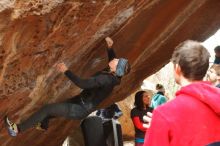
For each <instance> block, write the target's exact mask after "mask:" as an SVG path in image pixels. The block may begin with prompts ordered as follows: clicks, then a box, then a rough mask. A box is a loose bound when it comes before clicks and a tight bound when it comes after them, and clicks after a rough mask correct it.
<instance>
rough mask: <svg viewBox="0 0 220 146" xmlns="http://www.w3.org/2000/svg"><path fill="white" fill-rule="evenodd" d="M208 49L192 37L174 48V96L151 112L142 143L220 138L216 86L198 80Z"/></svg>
mask: <svg viewBox="0 0 220 146" xmlns="http://www.w3.org/2000/svg"><path fill="white" fill-rule="evenodd" d="M209 56H210V55H209V53H208V51H207V50H206V49H205V48H204V47H203V46H202V45H201V43H199V42H196V41H191V40H188V41H185V42H183V43H181V44H180V45H178V46H177V47H176V48H175V51H174V53H173V55H172V59H171V61H172V62H173V64H174V76H175V81H176V82H177V83H178V84H179V85H181V89H180V90H179V91H177V92H176V98H175V99H173V100H172V101H170V102H167V103H165V104H163V105H161V106H160V107H158V108H157V109H155V110H154V112H153V117H152V121H151V125H150V128H149V130H148V134H147V135H146V137H145V142H144V146H210V145H211V143H213V144H214V145H216V144H217V143H218V142H220V89H219V88H217V87H215V86H213V85H211V83H210V82H205V81H202V80H203V77H204V76H205V74H206V71H207V70H208V67H209Z"/></svg>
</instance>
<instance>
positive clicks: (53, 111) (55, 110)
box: [18, 97, 94, 132]
mask: <svg viewBox="0 0 220 146" xmlns="http://www.w3.org/2000/svg"><path fill="white" fill-rule="evenodd" d="M93 107H94V106H93V105H92V103H91V102H84V101H82V100H81V98H79V97H76V98H75V97H73V98H71V99H70V100H67V101H65V102H62V103H53V104H48V105H45V106H43V107H42V108H41V109H40V110H39V111H37V112H36V113H34V114H32V115H31V116H30V117H29V118H28V119H26V120H25V121H23V122H21V123H20V124H18V128H19V130H20V132H21V131H25V130H26V129H28V128H31V127H34V126H35V125H36V124H37V123H42V125H43V126H45V125H46V127H45V128H47V126H48V125H47V124H48V123H49V119H50V118H54V117H64V118H69V119H83V118H85V117H87V116H88V115H89V114H90V113H91V112H92V109H93Z"/></svg>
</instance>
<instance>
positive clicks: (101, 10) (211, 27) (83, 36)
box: [0, 0, 220, 146]
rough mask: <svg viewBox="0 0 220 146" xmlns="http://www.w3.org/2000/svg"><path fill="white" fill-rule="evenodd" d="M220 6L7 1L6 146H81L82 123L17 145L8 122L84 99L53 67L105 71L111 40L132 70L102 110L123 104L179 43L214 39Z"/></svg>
mask: <svg viewBox="0 0 220 146" xmlns="http://www.w3.org/2000/svg"><path fill="white" fill-rule="evenodd" d="M219 7H220V1H219V0H178V1H177V0H1V1H0V117H1V120H0V127H1V129H0V145H1V146H15V145H16V146H30V145H31V146H60V145H62V143H63V141H64V140H65V138H66V137H67V136H68V135H73V138H74V137H75V139H74V142H75V146H77V145H80V146H81V145H83V142H82V140H81V138H82V137H81V133H80V128H79V121H70V120H65V119H56V120H54V121H52V122H51V126H50V129H49V130H48V131H47V132H39V131H36V130H35V129H30V130H28V131H26V132H24V133H23V134H21V135H19V136H17V137H16V138H11V137H9V136H8V135H7V131H6V129H5V128H4V125H3V120H2V119H3V117H4V116H5V115H6V114H7V115H9V116H10V117H11V118H12V119H13V120H14V121H16V122H19V121H21V120H24V119H25V118H27V117H28V116H29V115H30V114H31V113H33V112H35V111H36V110H38V109H39V108H40V107H41V106H42V105H44V104H47V103H53V102H58V101H62V100H65V99H68V98H69V97H71V96H73V95H76V94H77V93H79V91H80V89H79V88H77V87H76V86H75V85H73V84H72V83H71V82H70V81H68V80H67V79H66V78H65V77H64V76H63V75H62V74H58V73H57V72H56V71H55V70H54V69H53V65H54V64H55V63H57V62H60V61H64V62H65V63H66V64H67V65H68V67H69V68H70V69H71V70H72V71H74V72H75V73H76V74H77V75H79V76H81V77H84V78H86V77H88V76H90V75H91V74H93V73H94V72H96V71H98V70H100V69H101V68H103V67H105V66H106V65H107V59H106V52H105V49H104V48H105V43H104V38H105V37H106V36H111V37H112V38H113V40H114V41H115V45H114V47H115V51H116V53H117V55H118V56H123V57H127V58H128V59H129V61H130V62H131V64H132V71H131V73H130V74H129V75H127V76H126V77H125V78H123V80H122V83H121V85H120V86H119V87H117V88H116V89H115V91H114V93H113V94H112V96H111V97H110V98H109V99H107V100H106V101H104V102H103V104H102V105H101V106H100V107H104V106H106V105H109V104H111V103H112V102H115V101H119V100H122V99H124V98H125V97H127V96H128V95H130V94H131V93H133V92H134V91H135V90H137V88H138V87H139V86H140V85H141V83H142V80H143V79H144V78H146V77H147V76H149V75H151V74H153V73H154V72H155V71H157V70H158V69H160V68H161V67H162V66H163V65H164V64H166V63H168V62H169V59H170V56H171V54H172V51H173V49H174V47H175V46H176V45H177V44H178V43H179V42H182V41H183V40H186V39H194V40H199V41H203V40H204V39H206V38H207V37H208V36H210V35H211V34H213V33H214V32H215V31H216V30H217V29H218V28H219V26H220V19H219V18H220V13H219ZM125 105H126V104H125ZM128 118H129V116H128V117H127V118H124V120H125V121H124V122H126V120H127V119H128ZM127 123H129V122H127ZM125 127H128V128H127V130H124V132H125V133H124V135H125V137H126V136H127V137H129V132H130V131H131V129H129V126H125Z"/></svg>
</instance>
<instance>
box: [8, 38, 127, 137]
mask: <svg viewBox="0 0 220 146" xmlns="http://www.w3.org/2000/svg"><path fill="white" fill-rule="evenodd" d="M105 41H106V44H107V46H108V48H107V52H108V59H109V63H108V68H106V69H104V70H102V71H99V72H97V73H96V74H95V75H93V76H92V77H90V78H88V79H82V78H80V77H78V76H76V75H75V74H74V73H73V72H71V71H70V70H69V69H68V68H67V66H66V65H65V64H64V63H58V64H57V65H55V68H56V70H57V71H58V72H62V73H64V74H65V76H66V77H67V78H69V79H70V80H71V81H72V82H73V83H74V84H75V85H76V86H78V87H79V88H81V89H83V90H82V92H81V93H80V94H78V95H76V96H74V97H72V98H70V99H68V100H66V101H64V102H62V103H53V104H48V105H45V106H43V107H42V108H41V109H39V110H38V111H37V112H35V113H34V114H32V115H31V116H30V117H29V118H27V119H26V120H25V121H23V122H21V123H19V124H15V123H13V122H11V121H10V120H9V118H8V117H7V116H6V117H5V124H6V126H7V129H8V132H9V134H10V135H11V136H17V134H18V133H20V132H22V131H25V130H27V129H29V128H31V127H34V126H37V128H38V129H42V130H47V128H48V124H49V120H50V119H51V118H55V117H64V118H68V119H83V118H85V117H87V116H88V115H89V114H90V113H91V112H93V111H94V110H95V108H96V107H97V106H98V105H99V104H100V103H101V102H102V101H103V100H104V99H106V98H107V97H109V95H110V94H111V92H112V91H113V88H114V87H115V86H116V85H119V84H120V81H121V78H122V77H123V76H124V75H126V74H128V73H129V71H130V65H129V63H128V60H127V59H124V58H119V59H118V58H116V55H115V52H114V50H113V49H112V45H113V40H112V39H111V38H110V37H107V38H105Z"/></svg>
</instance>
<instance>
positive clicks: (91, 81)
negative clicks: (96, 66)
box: [56, 63, 111, 89]
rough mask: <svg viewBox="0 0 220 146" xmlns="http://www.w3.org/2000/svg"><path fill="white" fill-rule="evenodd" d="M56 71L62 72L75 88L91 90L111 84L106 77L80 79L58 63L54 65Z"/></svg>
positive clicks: (62, 64)
mask: <svg viewBox="0 0 220 146" xmlns="http://www.w3.org/2000/svg"><path fill="white" fill-rule="evenodd" d="M56 69H57V70H58V71H59V72H62V73H64V74H65V75H66V77H67V78H69V79H70V80H71V81H72V82H73V83H74V84H75V85H76V86H78V87H79V88H81V89H91V88H97V87H100V86H104V85H107V84H109V83H110V82H111V80H109V78H108V77H107V76H106V75H99V76H95V77H90V78H88V79H82V78H80V77H78V76H77V75H75V74H74V73H73V72H71V71H70V70H68V68H67V66H66V65H65V64H64V63H59V64H57V65H56Z"/></svg>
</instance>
